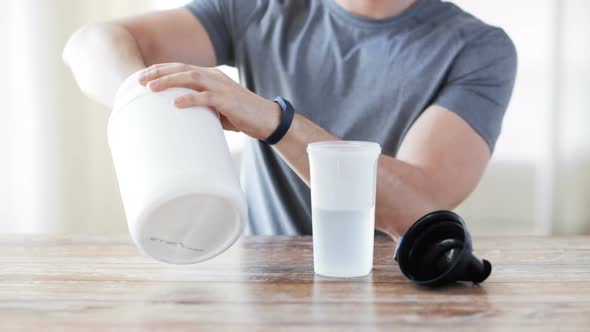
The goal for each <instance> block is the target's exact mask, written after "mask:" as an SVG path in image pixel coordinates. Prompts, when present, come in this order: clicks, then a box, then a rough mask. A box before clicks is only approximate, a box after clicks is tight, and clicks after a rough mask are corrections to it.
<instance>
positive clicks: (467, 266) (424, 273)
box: [395, 210, 492, 286]
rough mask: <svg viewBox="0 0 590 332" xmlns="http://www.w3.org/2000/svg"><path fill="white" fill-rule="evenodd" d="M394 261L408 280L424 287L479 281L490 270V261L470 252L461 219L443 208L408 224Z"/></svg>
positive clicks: (468, 241) (468, 240)
mask: <svg viewBox="0 0 590 332" xmlns="http://www.w3.org/2000/svg"><path fill="white" fill-rule="evenodd" d="M395 260H397V262H398V263H399V267H400V269H401V271H402V273H403V274H404V275H405V276H406V277H407V278H408V279H410V280H412V281H413V282H415V283H416V284H419V285H427V286H442V285H445V284H449V283H452V282H456V281H471V282H473V283H476V284H478V283H480V282H483V281H484V280H486V278H487V277H488V276H489V275H490V273H491V272H492V264H490V262H488V261H486V260H485V259H484V260H481V259H479V258H477V257H475V255H473V248H472V245H471V235H469V232H468V231H467V226H465V222H463V219H461V217H460V216H459V215H457V214H456V213H453V212H451V211H444V210H443V211H435V212H431V213H429V214H427V215H425V216H424V217H422V218H420V219H419V220H418V221H416V222H415V223H414V225H412V227H410V229H409V230H408V231H407V232H406V234H405V235H404V236H402V237H401V238H400V239H399V241H398V244H397V248H396V251H395Z"/></svg>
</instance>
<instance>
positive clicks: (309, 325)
mask: <svg viewBox="0 0 590 332" xmlns="http://www.w3.org/2000/svg"><path fill="white" fill-rule="evenodd" d="M474 243H475V249H476V250H477V253H478V255H479V256H480V257H482V258H486V259H489V260H490V261H492V263H493V264H494V270H493V272H492V275H491V277H490V278H489V279H488V280H487V281H486V282H485V283H483V284H482V285H479V286H473V285H470V284H459V285H455V286H451V287H446V288H442V289H438V290H431V289H428V288H422V287H418V286H414V285H413V284H412V283H410V282H409V281H407V280H406V279H404V277H403V276H402V275H401V274H400V271H399V269H398V267H397V264H395V262H394V260H393V257H392V256H393V250H394V243H393V242H392V241H391V240H389V239H387V238H385V237H382V238H377V240H376V243H375V265H374V269H373V272H372V274H371V275H370V276H368V277H363V278H352V279H333V278H327V277H320V276H317V275H314V273H313V261H312V245H311V238H310V237H245V238H242V239H241V240H240V241H239V242H238V243H236V244H235V245H234V246H233V247H232V248H231V249H230V250H228V251H227V252H225V253H224V254H222V255H220V256H218V257H216V258H214V259H212V260H210V261H207V262H205V263H201V264H196V265H185V266H175V265H167V264H163V263H159V262H156V261H154V260H152V259H150V258H148V257H144V256H142V255H141V254H140V253H138V251H137V250H136V248H135V247H134V246H133V244H132V243H131V241H130V239H129V238H128V237H127V236H117V237H113V236H108V237H96V236H95V237H83V236H75V237H67V236H62V237H53V236H20V235H0V330H1V331H16V330H30V331H52V330H59V331H64V330H65V331H69V330H72V331H109V330H110V331H143V330H146V331H148V330H149V331H160V330H161V331H201V330H210V331H259V330H260V331H284V330H288V331H315V330H319V331H356V330H363V331H364V330H367V331H376V330H383V331H405V330H411V331H426V330H432V331H453V330H478V331H567V330H574V329H576V330H581V331H584V330H585V331H590V238H589V237H567V238H541V237H508V238H491V237H490V238H485V237H484V238H476V239H475V242H474Z"/></svg>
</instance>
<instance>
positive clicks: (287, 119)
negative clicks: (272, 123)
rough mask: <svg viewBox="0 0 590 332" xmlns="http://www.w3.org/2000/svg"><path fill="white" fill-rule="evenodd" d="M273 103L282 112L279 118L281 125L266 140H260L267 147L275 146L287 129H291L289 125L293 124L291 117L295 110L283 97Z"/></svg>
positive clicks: (277, 98)
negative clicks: (267, 145) (277, 105)
mask: <svg viewBox="0 0 590 332" xmlns="http://www.w3.org/2000/svg"><path fill="white" fill-rule="evenodd" d="M274 102H275V103H277V104H279V106H280V108H281V112H282V116H281V123H280V124H279V126H278V127H277V129H276V130H275V131H274V132H273V133H272V134H271V135H270V136H269V137H268V138H267V139H261V140H260V141H261V142H264V143H266V144H269V145H274V144H277V143H278V142H279V141H280V140H281V138H283V136H285V134H286V133H287V131H288V130H289V128H290V127H291V123H293V117H294V116H295V109H294V108H293V105H291V103H290V102H289V101H288V100H287V99H285V98H283V97H276V98H275V99H274Z"/></svg>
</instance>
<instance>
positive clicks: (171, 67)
mask: <svg viewBox="0 0 590 332" xmlns="http://www.w3.org/2000/svg"><path fill="white" fill-rule="evenodd" d="M190 69H191V66H190V65H187V64H184V63H161V64H157V65H152V66H149V67H148V68H146V69H144V70H143V71H142V72H141V74H139V78H138V79H139V83H140V84H142V85H146V84H147V83H148V82H150V81H153V80H155V79H158V78H160V77H162V76H166V75H170V74H174V73H180V72H185V71H189V70H190Z"/></svg>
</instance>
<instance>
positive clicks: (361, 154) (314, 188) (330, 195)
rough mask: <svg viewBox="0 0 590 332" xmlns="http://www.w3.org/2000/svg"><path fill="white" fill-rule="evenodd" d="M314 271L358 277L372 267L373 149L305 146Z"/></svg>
mask: <svg viewBox="0 0 590 332" xmlns="http://www.w3.org/2000/svg"><path fill="white" fill-rule="evenodd" d="M307 152H308V154H309V162H310V177H311V207H312V228H313V267H314V271H315V273H317V274H320V275H324V276H330V277H358V276H364V275H367V274H369V273H370V272H371V269H372V267H373V242H374V241H373V237H374V232H375V196H376V183H377V182H376V180H377V159H378V157H379V154H380V153H381V147H380V146H379V144H377V143H371V142H358V141H331V142H318V143H312V144H310V145H308V147H307Z"/></svg>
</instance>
